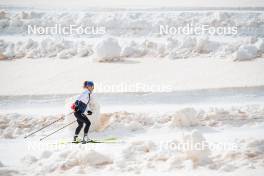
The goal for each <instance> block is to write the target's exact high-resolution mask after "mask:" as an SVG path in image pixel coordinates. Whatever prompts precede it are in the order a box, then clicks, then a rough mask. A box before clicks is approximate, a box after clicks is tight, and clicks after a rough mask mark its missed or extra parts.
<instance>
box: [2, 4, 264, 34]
mask: <svg viewBox="0 0 264 176" xmlns="http://www.w3.org/2000/svg"><path fill="white" fill-rule="evenodd" d="M7 9H8V8H7ZM0 14H1V16H0V20H1V21H0V29H1V30H2V33H3V34H19V35H21V34H22V35H26V34H28V30H27V26H28V25H31V26H33V25H36V26H42V27H52V26H55V24H61V25H62V26H67V25H76V26H80V25H83V26H89V27H90V29H91V30H88V31H89V32H90V33H91V34H94V35H92V36H99V37H100V36H102V35H101V34H102V31H101V29H100V27H105V31H106V32H107V34H109V35H113V36H122V37H131V36H133V37H141V36H154V37H156V36H162V35H164V34H167V33H160V31H159V29H160V25H169V27H174V26H186V24H190V25H192V26H196V25H201V24H206V25H208V26H209V27H212V26H213V27H223V26H234V25H235V26H237V27H238V28H239V29H238V31H237V32H238V34H237V35H238V36H241V35H242V36H243V35H255V36H258V35H260V36H261V35H262V37H263V30H261V29H262V27H263V23H264V22H263V20H262V19H263V14H264V13H263V12H261V11H246V12H243V11H209V12H208V11H203V10H202V11H178V10H176V11H166V10H163V11H162V10H161V11H159V12H157V11H156V10H155V11H147V13H146V11H144V10H142V11H131V10H128V11H120V10H119V9H117V10H116V11H115V10H112V11H107V12H102V11H92V12H83V11H80V12H76V11H72V12H69V11H37V10H34V11H23V9H17V10H15V11H14V10H1V11H0ZM249 29H255V33H253V32H252V31H251V30H249ZM229 33H230V32H229ZM173 34H174V33H169V34H168V35H173ZM75 35H77V36H82V35H84V34H78V33H77V34H75ZM75 35H73V36H75ZM215 35H216V34H215ZM88 36H89V35H88Z"/></svg>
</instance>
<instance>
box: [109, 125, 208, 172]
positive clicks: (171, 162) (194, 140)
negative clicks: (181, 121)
mask: <svg viewBox="0 0 264 176" xmlns="http://www.w3.org/2000/svg"><path fill="white" fill-rule="evenodd" d="M201 142H206V141H205V138H204V137H203V135H202V134H201V133H200V132H198V131H197V130H194V131H192V132H189V133H185V134H184V135H183V136H181V137H180V136H178V137H176V138H174V140H172V141H169V142H168V143H169V145H166V144H167V143H166V142H164V141H163V142H161V141H160V143H159V142H158V141H155V140H154V141H151V140H144V141H143V140H136V141H132V142H131V143H130V144H129V145H128V146H126V147H125V148H124V149H123V150H122V157H121V158H119V159H117V160H116V161H115V162H114V164H115V166H116V168H118V170H119V171H122V172H128V171H129V172H133V173H137V174H139V173H141V172H142V171H144V170H145V169H159V168H162V170H164V171H169V170H175V169H180V168H183V167H185V166H184V165H185V163H186V162H188V161H190V162H191V165H192V167H196V166H202V165H207V164H209V161H210V151H209V149H208V148H203V149H196V148H194V146H195V145H197V144H198V143H201ZM179 143H182V144H184V143H188V144H189V146H190V148H188V149H184V150H178V149H176V148H172V147H170V146H172V144H174V145H177V144H179Z"/></svg>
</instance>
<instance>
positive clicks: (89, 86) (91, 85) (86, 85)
mask: <svg viewBox="0 0 264 176" xmlns="http://www.w3.org/2000/svg"><path fill="white" fill-rule="evenodd" d="M83 88H85V89H88V90H89V91H90V92H92V91H93V90H94V83H93V81H85V82H84V83H83Z"/></svg>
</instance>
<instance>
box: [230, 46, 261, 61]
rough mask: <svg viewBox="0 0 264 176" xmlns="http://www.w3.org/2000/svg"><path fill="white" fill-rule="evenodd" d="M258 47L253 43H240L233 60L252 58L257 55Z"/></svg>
mask: <svg viewBox="0 0 264 176" xmlns="http://www.w3.org/2000/svg"><path fill="white" fill-rule="evenodd" d="M257 54H258V49H257V47H256V46H255V45H242V46H240V47H239V49H238V51H237V53H236V56H235V61H246V60H252V59H255V58H256V57H257Z"/></svg>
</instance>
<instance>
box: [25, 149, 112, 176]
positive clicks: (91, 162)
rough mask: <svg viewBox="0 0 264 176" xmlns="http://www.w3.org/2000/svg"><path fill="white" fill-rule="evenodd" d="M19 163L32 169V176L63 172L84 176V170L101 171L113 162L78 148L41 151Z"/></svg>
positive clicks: (101, 155) (91, 151)
mask: <svg viewBox="0 0 264 176" xmlns="http://www.w3.org/2000/svg"><path fill="white" fill-rule="evenodd" d="M47 153H48V155H47ZM21 162H22V163H23V164H24V165H25V166H26V167H30V168H32V174H34V175H37V174H55V173H65V172H67V174H69V173H72V174H80V173H82V174H84V173H85V169H89V168H101V169H102V168H103V167H105V166H106V165H109V164H112V162H113V160H112V159H111V158H109V157H108V156H106V155H104V154H101V153H99V152H96V151H94V150H90V149H84V148H82V147H81V146H79V147H77V148H74V149H72V150H67V149H64V150H58V151H43V152H42V154H41V155H40V157H35V156H32V155H27V156H25V157H23V158H22V159H21ZM33 168H34V169H33Z"/></svg>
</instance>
